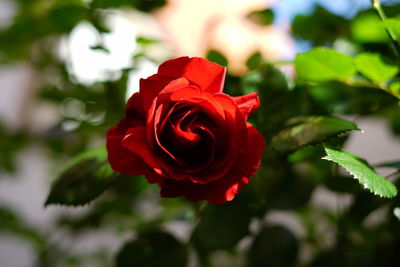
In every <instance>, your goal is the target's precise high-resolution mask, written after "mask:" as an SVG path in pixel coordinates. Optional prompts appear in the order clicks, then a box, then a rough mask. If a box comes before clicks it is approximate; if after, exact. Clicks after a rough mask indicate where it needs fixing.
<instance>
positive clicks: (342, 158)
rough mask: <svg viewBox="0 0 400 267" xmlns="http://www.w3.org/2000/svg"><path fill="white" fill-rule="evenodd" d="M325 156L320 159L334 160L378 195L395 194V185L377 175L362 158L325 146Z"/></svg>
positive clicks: (392, 195) (388, 196)
mask: <svg viewBox="0 0 400 267" xmlns="http://www.w3.org/2000/svg"><path fill="white" fill-rule="evenodd" d="M325 152H326V156H325V157H323V158H322V159H325V160H330V161H333V162H336V163H337V164H339V165H340V166H342V167H343V168H344V169H345V170H347V171H348V172H349V173H350V174H351V175H353V176H354V178H356V179H357V180H358V181H359V182H360V184H362V185H363V186H364V188H366V189H368V190H369V191H371V192H372V193H374V194H376V195H378V196H380V197H387V198H392V197H394V196H396V194H397V189H396V187H395V186H394V185H393V184H392V183H390V182H389V181H387V180H386V179H385V178H383V177H382V176H380V175H378V174H377V173H376V172H375V171H374V170H373V169H372V168H371V167H370V166H369V165H368V164H367V163H366V162H365V160H363V159H360V158H359V157H357V156H356V155H354V154H351V153H349V152H347V151H343V150H338V149H332V148H328V147H325Z"/></svg>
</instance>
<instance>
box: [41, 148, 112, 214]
mask: <svg viewBox="0 0 400 267" xmlns="http://www.w3.org/2000/svg"><path fill="white" fill-rule="evenodd" d="M116 177H117V174H115V173H114V172H113V170H112V169H111V166H110V165H109V163H108V160H107V151H106V149H105V147H104V146H102V147H99V148H95V149H92V150H89V151H86V152H84V153H82V154H81V155H79V156H77V157H75V158H74V159H72V160H71V161H70V162H69V163H67V165H66V167H65V169H64V170H63V171H62V172H61V174H60V175H59V177H58V178H57V180H56V181H55V182H54V184H53V186H52V189H51V191H50V194H49V196H48V197H47V200H46V203H45V205H46V206H47V205H50V204H61V205H71V206H78V205H84V204H87V203H89V202H90V201H92V200H93V199H95V198H97V197H98V196H99V195H100V194H101V193H103V192H104V190H106V189H107V188H108V186H109V185H110V184H111V183H112V182H113V181H114V179H115V178H116Z"/></svg>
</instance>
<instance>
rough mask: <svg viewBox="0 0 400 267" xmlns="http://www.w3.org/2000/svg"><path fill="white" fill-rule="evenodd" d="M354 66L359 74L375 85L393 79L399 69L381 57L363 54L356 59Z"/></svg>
mask: <svg viewBox="0 0 400 267" xmlns="http://www.w3.org/2000/svg"><path fill="white" fill-rule="evenodd" d="M354 64H355V66H356V68H357V70H358V71H359V72H361V73H362V74H363V75H364V76H365V77H367V78H368V79H370V80H371V81H373V82H375V83H380V82H384V81H387V80H389V79H392V78H393V77H395V76H396V74H397V72H398V71H399V68H398V67H397V66H396V65H394V64H390V63H388V62H386V61H385V60H384V59H383V58H382V57H381V56H380V55H378V54H372V53H361V54H359V55H357V57H356V58H355V59H354Z"/></svg>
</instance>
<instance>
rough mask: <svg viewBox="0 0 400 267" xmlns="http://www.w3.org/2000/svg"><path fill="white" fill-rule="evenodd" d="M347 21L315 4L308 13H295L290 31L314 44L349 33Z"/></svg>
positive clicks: (323, 43)
mask: <svg viewBox="0 0 400 267" xmlns="http://www.w3.org/2000/svg"><path fill="white" fill-rule="evenodd" d="M349 31H350V30H349V23H348V21H347V20H346V19H345V18H343V17H341V16H337V15H335V14H332V13H330V12H329V11H328V10H326V9H325V8H323V7H321V6H320V5H318V4H316V5H315V9H314V11H313V13H312V14H310V15H303V14H299V15H296V16H295V18H294V20H293V22H292V32H293V34H294V35H295V36H296V37H300V38H301V39H304V40H308V41H311V42H312V43H313V45H314V46H320V45H326V44H327V43H333V42H334V41H335V40H337V39H338V38H340V37H342V38H343V37H347V36H348V35H349Z"/></svg>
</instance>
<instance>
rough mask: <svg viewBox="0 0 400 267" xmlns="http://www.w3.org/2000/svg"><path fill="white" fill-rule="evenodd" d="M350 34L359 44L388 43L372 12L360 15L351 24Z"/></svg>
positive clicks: (387, 38) (382, 27) (380, 24)
mask: <svg viewBox="0 0 400 267" xmlns="http://www.w3.org/2000/svg"><path fill="white" fill-rule="evenodd" d="M351 34H352V37H353V38H354V40H356V41H357V42H360V43H380V42H385V43H387V42H388V41H389V37H388V35H387V33H386V32H385V27H384V26H383V25H382V23H381V21H380V20H379V17H378V15H377V14H376V13H375V12H373V11H370V12H365V13H361V14H360V15H359V16H357V17H356V18H355V19H353V21H352V23H351Z"/></svg>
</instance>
